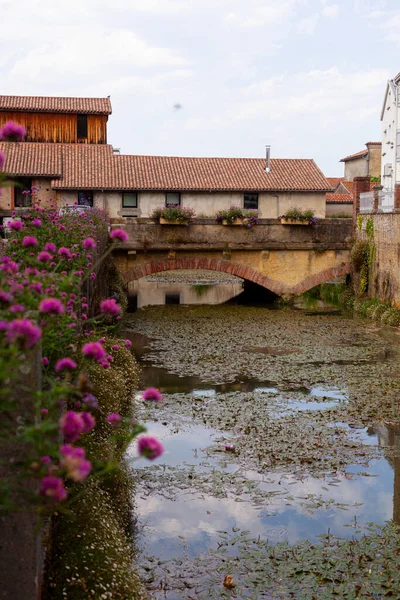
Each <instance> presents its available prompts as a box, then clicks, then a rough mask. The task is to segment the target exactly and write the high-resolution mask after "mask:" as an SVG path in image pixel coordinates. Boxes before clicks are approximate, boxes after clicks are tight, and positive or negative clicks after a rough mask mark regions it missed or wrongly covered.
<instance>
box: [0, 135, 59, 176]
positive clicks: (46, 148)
mask: <svg viewBox="0 0 400 600" xmlns="http://www.w3.org/2000/svg"><path fill="white" fill-rule="evenodd" d="M0 152H3V153H4V156H5V165H4V170H5V171H6V172H7V173H9V174H10V175H15V176H18V175H19V176H21V177H24V176H26V177H28V176H35V175H36V176H37V177H46V176H47V177H61V174H62V163H61V152H60V144H35V143H30V142H22V143H15V142H0Z"/></svg>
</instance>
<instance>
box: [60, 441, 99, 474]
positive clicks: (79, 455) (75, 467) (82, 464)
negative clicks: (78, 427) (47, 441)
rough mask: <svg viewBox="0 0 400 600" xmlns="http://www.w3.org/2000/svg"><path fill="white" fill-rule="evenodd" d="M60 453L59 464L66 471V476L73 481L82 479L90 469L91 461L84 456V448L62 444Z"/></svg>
mask: <svg viewBox="0 0 400 600" xmlns="http://www.w3.org/2000/svg"><path fill="white" fill-rule="evenodd" d="M60 453H61V458H60V466H61V467H62V468H63V469H65V470H66V471H67V477H69V479H72V480H73V481H84V479H86V477H87V476H88V475H89V473H90V471H91V470H92V463H91V462H90V461H89V460H86V458H85V450H84V449H83V448H74V447H73V446H71V444H63V445H62V446H61V448H60Z"/></svg>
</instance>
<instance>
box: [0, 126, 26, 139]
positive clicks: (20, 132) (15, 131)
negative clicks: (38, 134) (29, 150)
mask: <svg viewBox="0 0 400 600" xmlns="http://www.w3.org/2000/svg"><path fill="white" fill-rule="evenodd" d="M25 134H26V130H25V127H23V126H22V125H17V123H14V121H8V123H6V124H5V125H4V127H2V128H1V129H0V140H4V141H6V142H22V140H23V139H24V137H25Z"/></svg>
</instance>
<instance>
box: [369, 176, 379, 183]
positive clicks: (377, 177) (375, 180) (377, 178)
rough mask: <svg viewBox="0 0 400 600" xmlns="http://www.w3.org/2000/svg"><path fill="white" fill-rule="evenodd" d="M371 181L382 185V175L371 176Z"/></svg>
mask: <svg viewBox="0 0 400 600" xmlns="http://www.w3.org/2000/svg"><path fill="white" fill-rule="evenodd" d="M369 180H370V181H371V182H372V183H380V182H381V176H380V175H378V176H373V175H371V176H370V178H369Z"/></svg>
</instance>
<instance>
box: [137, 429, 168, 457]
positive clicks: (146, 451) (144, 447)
mask: <svg viewBox="0 0 400 600" xmlns="http://www.w3.org/2000/svg"><path fill="white" fill-rule="evenodd" d="M137 448H138V452H139V454H140V456H144V457H145V458H148V459H149V460H154V459H155V458H158V457H159V456H161V454H163V452H164V446H163V445H162V443H161V442H159V441H158V439H157V438H155V437H152V436H150V435H143V436H141V437H140V438H139V439H138V444H137Z"/></svg>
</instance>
